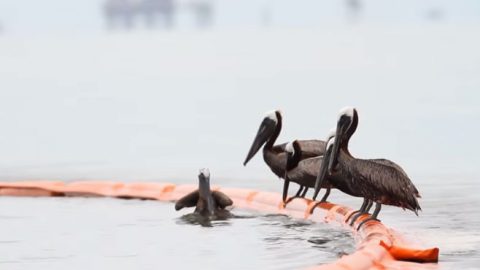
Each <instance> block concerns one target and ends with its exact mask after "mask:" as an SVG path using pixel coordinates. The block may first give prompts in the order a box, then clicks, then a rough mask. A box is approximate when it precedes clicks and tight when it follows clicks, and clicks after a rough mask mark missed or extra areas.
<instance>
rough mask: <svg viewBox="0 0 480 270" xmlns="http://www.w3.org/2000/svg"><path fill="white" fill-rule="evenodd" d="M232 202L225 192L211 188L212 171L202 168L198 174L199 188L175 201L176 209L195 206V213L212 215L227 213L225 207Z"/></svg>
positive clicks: (206, 215)
mask: <svg viewBox="0 0 480 270" xmlns="http://www.w3.org/2000/svg"><path fill="white" fill-rule="evenodd" d="M232 204H233V201H232V200H231V199H230V198H229V197H228V196H227V195H225V194H224V193H223V192H220V191H211V190H210V172H209V170H208V169H202V170H200V174H199V175H198V189H197V190H195V191H192V192H190V193H189V194H187V195H185V196H184V197H182V198H180V199H179V200H178V201H177V202H176V203H175V210H177V211H178V210H180V209H182V208H184V207H194V206H195V213H197V214H199V215H201V216H205V217H211V216H216V215H218V214H219V213H220V214H225V213H224V211H226V210H224V209H225V207H227V206H230V205H232Z"/></svg>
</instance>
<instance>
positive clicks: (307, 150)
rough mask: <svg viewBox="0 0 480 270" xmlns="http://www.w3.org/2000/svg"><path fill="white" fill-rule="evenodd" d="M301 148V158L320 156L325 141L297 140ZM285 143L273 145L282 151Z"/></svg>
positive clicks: (322, 152)
mask: <svg viewBox="0 0 480 270" xmlns="http://www.w3.org/2000/svg"><path fill="white" fill-rule="evenodd" d="M297 142H298V143H299V145H300V149H301V150H302V159H307V158H311V157H316V156H321V155H323V154H324V153H325V142H324V141H321V140H297ZM286 146H287V144H286V143H282V144H279V145H276V146H275V147H276V148H277V147H278V149H279V150H280V151H282V152H284V151H285V147H286Z"/></svg>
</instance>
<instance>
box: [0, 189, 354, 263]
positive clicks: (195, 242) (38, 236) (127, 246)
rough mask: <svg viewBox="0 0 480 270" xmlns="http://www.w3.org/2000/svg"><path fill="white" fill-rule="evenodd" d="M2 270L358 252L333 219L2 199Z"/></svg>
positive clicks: (283, 259)
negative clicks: (201, 221)
mask: <svg viewBox="0 0 480 270" xmlns="http://www.w3.org/2000/svg"><path fill="white" fill-rule="evenodd" d="M0 205H1V209H2V215H1V216H0V220H1V222H0V229H1V230H2V231H4V232H6V233H4V234H2V240H1V241H0V252H1V253H2V259H1V260H0V267H1V268H2V269H47V268H48V269H66V268H67V269H159V268H165V267H169V268H173V269H192V268H197V269H258V268H262V269H298V268H302V267H305V266H309V265H312V264H318V263H322V262H329V261H332V260H335V259H336V258H337V257H338V256H340V255H342V254H345V253H350V252H352V251H353V250H354V245H353V239H352V238H351V235H350V234H349V233H348V232H345V231H343V230H341V229H339V228H334V227H331V226H329V225H325V224H314V223H312V222H309V221H302V220H293V219H290V218H288V217H286V216H283V215H264V214H259V213H252V212H245V211H238V210H235V211H234V213H235V215H236V217H235V218H232V219H230V220H225V221H214V222H212V227H202V226H200V225H195V224H191V223H190V222H189V221H188V220H189V219H188V218H185V217H184V215H185V214H187V213H188V212H191V210H189V211H184V212H175V211H174V209H173V204H171V203H162V202H155V201H140V200H127V201H126V200H116V199H96V198H1V200H0Z"/></svg>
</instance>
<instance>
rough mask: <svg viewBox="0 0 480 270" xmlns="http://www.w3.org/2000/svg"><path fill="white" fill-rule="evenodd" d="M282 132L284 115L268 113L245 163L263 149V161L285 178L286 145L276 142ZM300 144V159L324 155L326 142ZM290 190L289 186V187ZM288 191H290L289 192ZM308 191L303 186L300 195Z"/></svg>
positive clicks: (315, 141) (306, 141)
mask: <svg viewBox="0 0 480 270" xmlns="http://www.w3.org/2000/svg"><path fill="white" fill-rule="evenodd" d="M281 130H282V114H281V112H280V111H278V110H277V111H271V112H268V113H267V114H266V116H265V118H264V119H263V121H262V123H261V124H260V127H259V129H258V132H257V135H256V136H255V139H254V140H253V143H252V146H251V147H250V150H249V151H248V154H247V157H246V159H245V161H244V162H243V165H246V164H247V163H248V162H249V161H250V159H252V157H253V156H255V154H256V153H257V152H258V150H259V149H260V148H261V147H262V145H264V144H265V145H264V147H263V159H264V160H265V163H267V165H268V166H269V167H270V169H271V170H272V172H273V173H274V174H275V175H277V176H278V177H280V178H283V177H284V176H285V166H286V162H287V153H286V152H285V146H286V144H285V143H284V144H280V145H275V146H274V144H275V141H276V140H277V138H278V135H279V134H280V131H281ZM298 144H299V145H300V147H301V148H302V151H301V157H300V159H301V160H303V159H306V158H310V157H315V156H319V155H322V154H323V150H324V148H325V142H323V141H321V140H300V141H298ZM287 189H288V186H287ZM287 191H288V190H287ZM306 191H307V190H306V189H305V190H303V187H302V186H301V187H300V189H299V190H298V192H297V194H298V195H305V193H306Z"/></svg>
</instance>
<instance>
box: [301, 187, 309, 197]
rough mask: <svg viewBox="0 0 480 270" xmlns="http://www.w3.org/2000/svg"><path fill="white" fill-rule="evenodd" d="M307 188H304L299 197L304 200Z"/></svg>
mask: <svg viewBox="0 0 480 270" xmlns="http://www.w3.org/2000/svg"><path fill="white" fill-rule="evenodd" d="M307 191H308V187H305V189H304V190H303V192H302V194H301V195H300V197H301V198H305V195H307Z"/></svg>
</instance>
